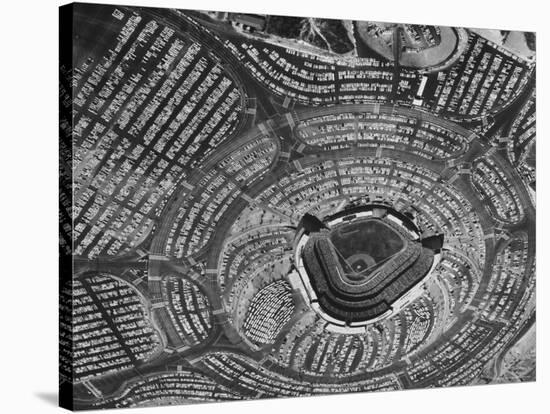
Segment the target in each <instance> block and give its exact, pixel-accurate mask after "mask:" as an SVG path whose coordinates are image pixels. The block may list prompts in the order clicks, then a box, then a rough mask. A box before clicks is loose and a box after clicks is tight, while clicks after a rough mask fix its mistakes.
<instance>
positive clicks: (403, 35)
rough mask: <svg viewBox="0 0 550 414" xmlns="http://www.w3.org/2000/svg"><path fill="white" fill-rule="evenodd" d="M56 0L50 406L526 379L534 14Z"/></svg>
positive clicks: (532, 252) (531, 337)
mask: <svg viewBox="0 0 550 414" xmlns="http://www.w3.org/2000/svg"><path fill="white" fill-rule="evenodd" d="M59 13H60V19H59V25H60V27H59V30H60V63H59V80H60V84H59V105H60V119H59V124H60V125H59V126H60V143H59V154H60V171H59V174H60V183H59V185H60V194H59V207H60V210H59V217H60V273H61V274H60V281H61V282H60V298H59V305H60V313H59V315H60V333H59V337H60V348H59V352H60V355H59V359H60V360H59V364H60V385H59V387H60V396H59V398H60V404H61V406H63V407H65V408H70V409H75V410H84V409H86V410H89V409H104V408H123V407H143V406H159V405H173V404H189V403H197V402H222V401H229V400H253V399H266V398H276V397H301V396H314V395H326V394H338V393H356V392H374V391H397V390H408V389H418V388H438V387H453V386H471V385H481V384H502V383H516V382H532V381H535V379H536V339H535V338H536V328H535V319H536V316H535V315H536V307H535V299H536V291H535V287H536V283H535V257H536V240H535V233H536V231H535V228H536V208H535V204H536V202H535V199H536V174H535V173H536V161H535V158H536V110H535V106H536V105H535V102H536V87H535V81H536V80H535V71H536V35H535V33H534V32H527V31H514V30H496V29H483V28H477V29H476V28H465V27H448V26H437V25H427V24H420V23H409V24H407V23H389V22H380V21H363V20H342V19H329V18H319V17H291V16H279V15H266V14H255V13H249V12H246V11H243V12H241V13H238V12H223V11H201V10H183V9H174V8H151V7H137V6H123V5H104V4H84V3H78V4H72V5H67V6H62V7H61V8H60V9H59ZM313 13H314V11H313V10H312V14H313ZM394 397H395V395H394V396H392V398H394Z"/></svg>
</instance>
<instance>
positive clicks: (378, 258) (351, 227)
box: [330, 219, 405, 272]
mask: <svg viewBox="0 0 550 414" xmlns="http://www.w3.org/2000/svg"><path fill="white" fill-rule="evenodd" d="M330 240H331V242H332V244H333V245H334V248H335V249H336V250H337V251H338V252H339V253H340V254H339V256H340V257H339V259H340V261H342V260H345V261H346V262H347V264H349V266H351V268H352V269H353V270H354V271H355V272H361V271H363V270H365V269H367V268H369V267H372V266H373V265H376V264H378V263H380V262H382V261H384V260H385V259H387V258H388V257H390V256H393V255H394V254H396V253H398V252H399V251H400V250H401V249H402V248H403V247H404V245H405V243H404V241H403V239H402V238H401V236H400V235H399V234H398V233H397V232H396V231H394V230H393V229H392V228H391V227H389V226H388V225H386V224H384V223H383V222H382V221H380V220H376V219H374V220H373V219H370V220H362V221H358V222H354V223H350V224H345V225H343V226H340V227H338V228H337V229H335V230H334V231H333V232H332V233H331V235H330ZM346 267H348V266H346Z"/></svg>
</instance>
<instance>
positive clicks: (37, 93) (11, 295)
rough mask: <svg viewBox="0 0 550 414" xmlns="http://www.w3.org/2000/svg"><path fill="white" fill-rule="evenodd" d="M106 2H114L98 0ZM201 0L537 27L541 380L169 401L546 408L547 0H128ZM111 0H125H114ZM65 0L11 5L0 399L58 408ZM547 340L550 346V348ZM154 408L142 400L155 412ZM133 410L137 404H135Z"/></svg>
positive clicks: (239, 408)
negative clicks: (61, 21) (60, 35)
mask: <svg viewBox="0 0 550 414" xmlns="http://www.w3.org/2000/svg"><path fill="white" fill-rule="evenodd" d="M96 2H100V3H107V2H106V1H100V0H96ZM120 2H121V3H125V4H133V5H134V4H135V5H149V6H153V5H155V6H164V7H180V8H190V9H193V8H195V9H196V8H202V9H211V10H231V11H247V12H256V13H271V14H290V15H305V16H321V17H335V18H353V19H364V20H367V19H369V20H381V21H404V22H415V23H428V24H445V25H456V26H469V27H489V28H499V29H515V30H535V31H537V32H538V33H537V34H538V36H537V49H538V56H537V65H538V67H537V69H538V91H537V99H538V106H539V108H538V114H539V119H538V125H537V129H538V143H537V144H538V151H537V153H538V157H539V162H538V179H537V187H538V189H539V194H538V212H539V214H538V216H539V220H538V227H539V229H538V232H537V233H538V235H539V243H538V246H539V249H538V250H539V251H538V274H537V285H538V304H537V306H538V309H537V314H538V315H537V316H538V321H537V329H538V352H537V353H538V382H537V383H535V384H520V385H498V386H483V387H465V388H454V389H440V390H421V391H406V392H393V393H370V394H354V395H338V396H329V397H315V398H298V399H286V400H270V401H261V402H242V403H241V402H239V403H227V404H223V405H219V404H205V405H195V406H186V407H184V408H182V407H169V408H168V407H167V408H162V409H157V410H156V411H155V412H157V411H158V412H161V413H167V414H168V413H176V412H182V410H185V412H186V413H192V414H210V413H216V412H218V413H219V412H220V410H223V411H224V412H226V413H239V414H249V413H250V414H252V413H254V414H257V413H258V412H261V413H262V414H271V413H284V412H287V413H289V412H306V413H307V412H315V413H338V412H342V411H343V410H345V411H346V412H353V411H354V410H357V412H371V413H373V412H383V413H394V412H399V411H401V412H407V413H445V414H452V413H483V412H491V413H518V412H520V413H521V412H525V413H527V412H529V413H542V412H549V411H548V406H549V404H548V403H550V398H549V395H550V386H549V385H550V379H549V375H550V369H549V367H548V365H549V361H550V359H549V357H548V348H549V344H550V341H549V340H548V325H549V320H550V319H549V317H548V309H549V306H548V304H547V300H550V292H549V289H548V286H550V283H549V282H547V281H545V279H546V277H548V275H547V272H548V271H549V269H550V267H549V260H548V255H547V254H546V251H547V249H545V242H546V243H548V242H547V241H546V240H545V239H546V237H545V236H546V235H547V234H549V233H550V232H549V231H548V227H549V226H548V220H547V219H546V218H545V216H544V214H548V213H549V212H548V209H547V208H546V207H547V206H548V191H546V189H545V183H550V178H549V177H548V172H549V170H550V169H549V168H548V167H547V166H546V165H545V161H546V157H547V156H550V150H549V149H548V144H547V141H548V140H549V139H550V137H549V136H547V135H548V120H547V119H548V118H547V116H548V115H549V106H548V96H549V91H548V88H549V81H548V79H547V77H546V76H545V75H548V74H549V72H548V71H549V70H550V69H549V66H548V65H547V59H548V56H549V54H548V45H549V44H550V40H549V32H550V30H549V29H548V26H549V25H550V21H549V20H548V16H550V13H549V12H548V11H549V10H546V9H550V7H548V6H545V2H544V1H541V0H539V1H537V0H516V1H504V0H501V1H498V0H456V1H454V2H452V1H446V0H439V1H437V0H430V1H427V0H391V1H373V0H370V1H367V0H363V1H357V0H355V1H353V0H335V1H334V2H328V1H326V2H323V1H321V0H301V1H297V0H276V1H273V2H265V1H252V0H233V1H223V0H187V1H183V0H155V1H154V2H152V1H146V0H138V1H133V0H120ZM111 3H116V1H112V2H111ZM60 4H62V2H60V1H59V0H27V1H22V0H11V1H9V2H4V3H3V4H2V6H3V7H2V9H1V13H0V31H1V35H2V36H1V38H0V39H1V40H0V42H1V43H0V71H1V72H2V76H1V77H0V80H1V83H0V106H1V110H0V120H1V122H0V174H1V175H0V183H1V186H0V191H1V192H0V197H1V198H0V200H1V201H0V223H1V224H2V225H1V226H0V243H1V250H0V260H2V266H1V268H0V269H1V270H0V278H1V280H2V281H1V283H0V322H1V323H0V330H1V331H0V332H1V333H0V338H1V339H0V411H1V412H5V413H19V412H25V413H53V412H60V411H61V409H59V408H57V76H58V75H57V73H58V72H57V56H58V54H57V25H58V17H57V16H58V14H57V13H58V11H57V7H58V6H59V5H60ZM545 350H546V351H545ZM153 410H155V409H134V410H132V411H128V412H132V413H135V414H138V413H142V412H143V413H152V412H153ZM125 412H126V411H125Z"/></svg>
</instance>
